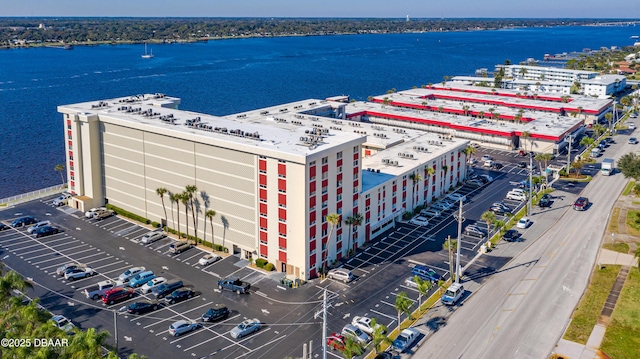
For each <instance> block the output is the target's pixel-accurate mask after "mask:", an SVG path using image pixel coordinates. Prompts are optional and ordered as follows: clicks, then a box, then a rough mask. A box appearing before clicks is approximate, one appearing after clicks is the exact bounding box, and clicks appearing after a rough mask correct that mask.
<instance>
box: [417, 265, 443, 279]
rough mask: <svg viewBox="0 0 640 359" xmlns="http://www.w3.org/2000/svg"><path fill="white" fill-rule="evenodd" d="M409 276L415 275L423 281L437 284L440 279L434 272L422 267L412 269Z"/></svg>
mask: <svg viewBox="0 0 640 359" xmlns="http://www.w3.org/2000/svg"><path fill="white" fill-rule="evenodd" d="M411 274H413V275H417V276H418V277H420V278H422V279H424V280H428V281H431V282H433V283H438V281H439V280H441V279H442V276H441V275H440V274H438V273H437V272H436V271H434V270H433V269H431V268H429V267H427V266H422V265H416V266H415V267H413V270H411Z"/></svg>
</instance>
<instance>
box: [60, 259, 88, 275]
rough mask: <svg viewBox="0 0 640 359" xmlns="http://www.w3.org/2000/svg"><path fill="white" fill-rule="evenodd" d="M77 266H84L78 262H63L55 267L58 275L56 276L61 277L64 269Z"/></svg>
mask: <svg viewBox="0 0 640 359" xmlns="http://www.w3.org/2000/svg"><path fill="white" fill-rule="evenodd" d="M78 267H84V266H83V265H82V264H80V263H75V262H69V263H65V264H63V265H61V266H60V267H58V268H57V269H56V274H57V275H58V277H62V276H64V273H65V272H66V271H68V270H71V269H76V268H78Z"/></svg>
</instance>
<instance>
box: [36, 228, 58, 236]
mask: <svg viewBox="0 0 640 359" xmlns="http://www.w3.org/2000/svg"><path fill="white" fill-rule="evenodd" d="M58 232H60V230H59V229H58V228H56V227H53V226H44V227H40V228H38V229H36V230H35V231H34V232H33V234H34V235H35V236H36V238H39V237H45V236H50V235H52V234H57V233H58Z"/></svg>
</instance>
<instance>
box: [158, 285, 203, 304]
mask: <svg viewBox="0 0 640 359" xmlns="http://www.w3.org/2000/svg"><path fill="white" fill-rule="evenodd" d="M194 295H196V293H195V292H194V291H193V289H191V288H181V289H178V290H174V291H173V293H171V295H168V296H167V297H166V298H164V300H165V301H166V302H167V303H169V304H174V303H177V302H182V301H183V300H187V299H191V298H192V297H193V296H194Z"/></svg>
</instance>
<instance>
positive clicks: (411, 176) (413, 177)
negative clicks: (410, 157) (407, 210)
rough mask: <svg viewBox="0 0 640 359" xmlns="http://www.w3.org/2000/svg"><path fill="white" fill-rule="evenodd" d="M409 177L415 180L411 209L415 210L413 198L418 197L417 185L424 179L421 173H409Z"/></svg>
mask: <svg viewBox="0 0 640 359" xmlns="http://www.w3.org/2000/svg"><path fill="white" fill-rule="evenodd" d="M409 178H410V179H411V180H412V181H413V193H412V194H411V211H413V209H414V206H413V199H414V198H415V197H416V193H417V192H418V189H417V188H416V187H418V186H417V185H418V183H420V181H422V176H420V174H419V173H412V174H410V175H409Z"/></svg>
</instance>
